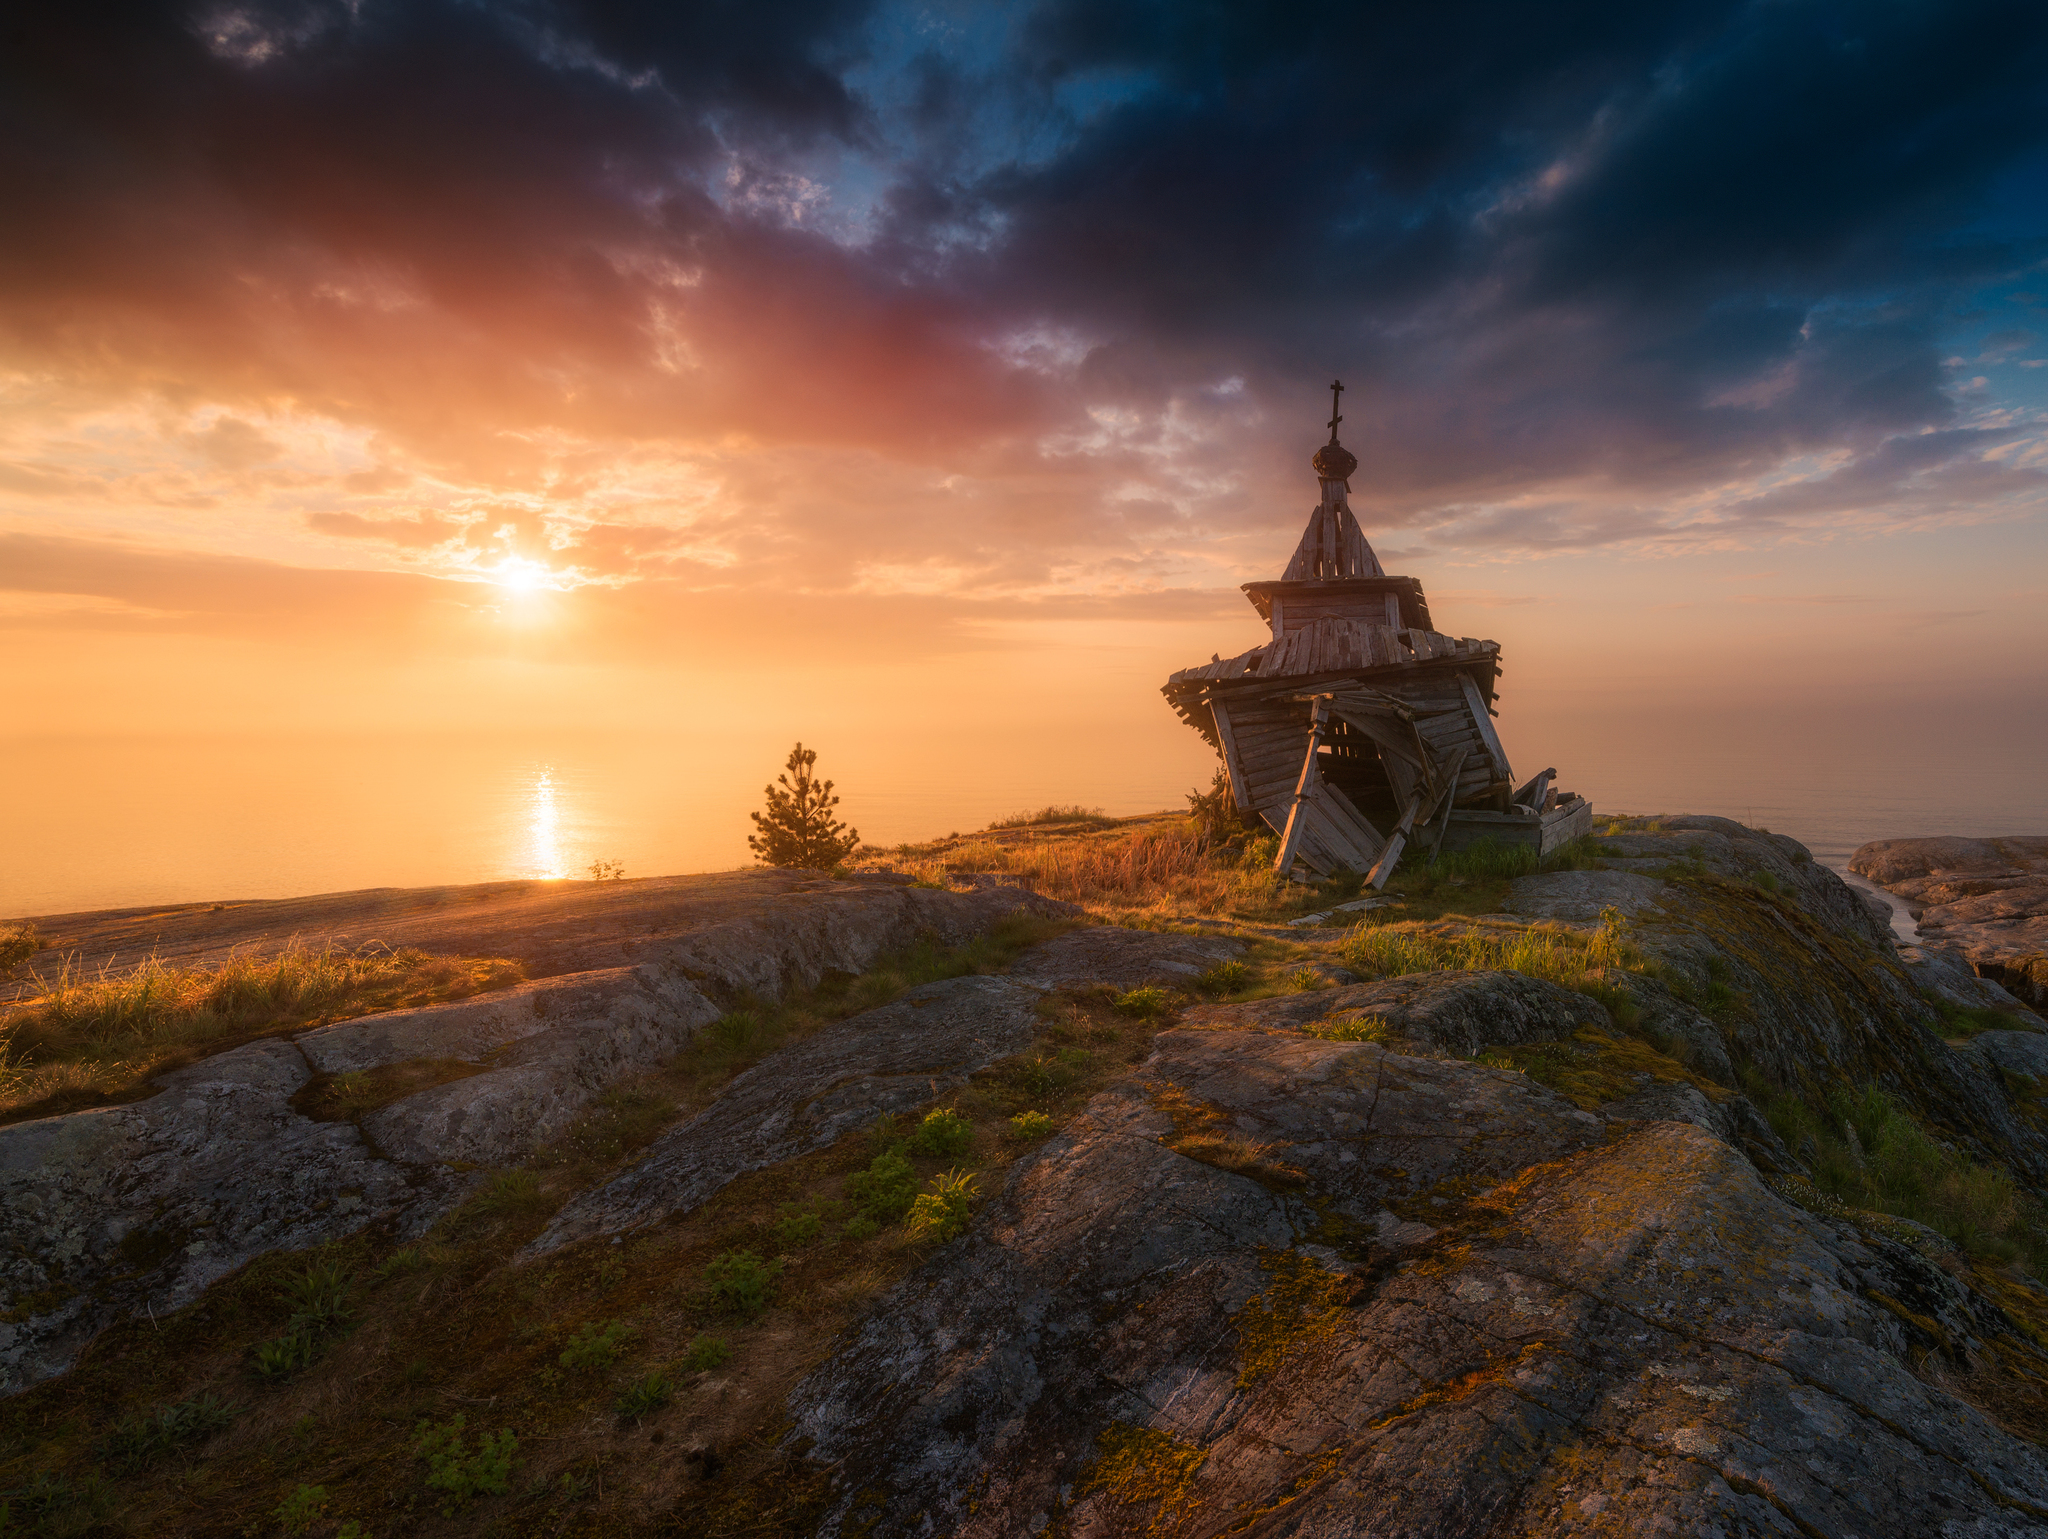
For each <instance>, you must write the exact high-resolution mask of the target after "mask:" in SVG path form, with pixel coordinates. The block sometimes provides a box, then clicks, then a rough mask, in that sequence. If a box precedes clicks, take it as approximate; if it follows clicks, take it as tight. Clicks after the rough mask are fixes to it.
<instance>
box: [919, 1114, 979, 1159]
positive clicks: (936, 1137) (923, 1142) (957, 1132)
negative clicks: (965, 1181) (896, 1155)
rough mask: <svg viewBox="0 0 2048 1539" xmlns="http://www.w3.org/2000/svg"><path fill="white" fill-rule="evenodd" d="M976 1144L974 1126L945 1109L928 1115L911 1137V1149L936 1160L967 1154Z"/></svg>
mask: <svg viewBox="0 0 2048 1539" xmlns="http://www.w3.org/2000/svg"><path fill="white" fill-rule="evenodd" d="M973 1143H974V1124H973V1123H971V1122H969V1121H968V1120H967V1119H966V1118H965V1117H963V1116H961V1115H960V1114H959V1113H958V1112H955V1111H947V1110H944V1109H943V1108H942V1109H940V1110H938V1111H935V1112H930V1113H927V1114H926V1116H925V1119H924V1121H922V1122H920V1123H919V1124H918V1125H917V1131H916V1132H915V1133H913V1134H911V1135H910V1147H911V1148H912V1149H913V1150H915V1151H916V1152H917V1153H919V1154H923V1155H927V1156H930V1157H931V1158H934V1159H950V1158H952V1157H953V1156H955V1155H960V1154H965V1153H966V1152H967V1151H968V1149H969V1148H970V1147H972V1146H973Z"/></svg>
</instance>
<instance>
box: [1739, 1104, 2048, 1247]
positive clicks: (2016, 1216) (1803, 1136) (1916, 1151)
mask: <svg viewBox="0 0 2048 1539" xmlns="http://www.w3.org/2000/svg"><path fill="white" fill-rule="evenodd" d="M1748 1088H1749V1090H1750V1095H1751V1098H1752V1099H1753V1100H1755V1101H1756V1102H1757V1103H1758V1104H1759V1105H1760V1106H1761V1107H1762V1108H1763V1111H1764V1115H1765V1116H1766V1117H1768V1118H1769V1119H1770V1123H1771V1126H1772V1128H1773V1129H1774V1130H1775V1131H1776V1133H1777V1134H1778V1137H1779V1138H1781V1139H1782V1140H1784V1143H1785V1147H1786V1148H1788V1149H1791V1150H1792V1151H1793V1152H1794V1153H1795V1154H1797V1153H1799V1152H1800V1151H1801V1149H1802V1148H1804V1149H1805V1150H1806V1154H1805V1155H1804V1156H1803V1157H1804V1158H1806V1159H1807V1160H1808V1162H1809V1163H1810V1164H1811V1166H1812V1170H1813V1180H1812V1183H1811V1185H1812V1189H1813V1191H1814V1192H1816V1193H1818V1194H1820V1197H1821V1198H1822V1200H1823V1203H1825V1202H1827V1201H1828V1200H1832V1202H1834V1203H1838V1204H1840V1206H1841V1207H1842V1208H1843V1209H1844V1210H1849V1211H1852V1212H1862V1213H1864V1214H1882V1215H1890V1216H1892V1217H1896V1218H1904V1219H1910V1220H1912V1221H1913V1222H1914V1223H1917V1224H1924V1225H1926V1226H1927V1227H1928V1228H1929V1229H1932V1230H1934V1231H1935V1232H1936V1233H1937V1234H1940V1235H1941V1236H1943V1237H1944V1238H1945V1239H1947V1240H1948V1241H1949V1242H1950V1243H1951V1244H1952V1245H1954V1246H1956V1247H1957V1248H1958V1249H1959V1250H1962V1251H1964V1252H1966V1253H1968V1254H1970V1255H1972V1256H1975V1257H1978V1258H1980V1259H1983V1260H1987V1261H1992V1262H1998V1263H2010V1262H2018V1263H2020V1264H2022V1265H2023V1266H2025V1267H2026V1268H2027V1269H2028V1270H2029V1271H2030V1272H2032V1273H2034V1274H2035V1275H2036V1276H2042V1275H2048V1212H2044V1211H2043V1209H2042V1207H2041V1205H2040V1204H2039V1203H2038V1202H2037V1201H2036V1200H2035V1199H2034V1198H2032V1197H2031V1196H2029V1195H2028V1194H2027V1193H2026V1192H2025V1191H2024V1189H2022V1188H2021V1187H2020V1186H2019V1185H2018V1184H2017V1183H2016V1182H2015V1181H2014V1180H2013V1179H2012V1177H2011V1176H2009V1175H2008V1174H2006V1172H2004V1171H2002V1170H1997V1169H1994V1168H1992V1167H1990V1166H1986V1165H1980V1164H1978V1163H1976V1162H1975V1161H1973V1160H1970V1159H1968V1158H1966V1157H1965V1156H1963V1155H1962V1154H1960V1153H1959V1152H1957V1151H1956V1150H1955V1149H1953V1148H1951V1147H1949V1146H1947V1145H1945V1144H1943V1143H1941V1142H1939V1141H1937V1140H1936V1139H1934V1138H1932V1137H1930V1136H1929V1135H1928V1133H1927V1131H1926V1129H1925V1128H1923V1127H1922V1126H1921V1125H1920V1124H1919V1122H1917V1121H1916V1120H1915V1119H1914V1118H1913V1117H1912V1116H1911V1115H1910V1114H1909V1113H1908V1112H1907V1110H1906V1109H1905V1107H1903V1106H1902V1105H1901V1104H1900V1103H1899V1102H1898V1100H1897V1099H1896V1098H1895V1097H1893V1096H1891V1095H1889V1094H1887V1093H1886V1092H1885V1091H1884V1090H1882V1089H1880V1088H1879V1087H1878V1086H1876V1085H1864V1086H1861V1087H1860V1088H1856V1089H1851V1088H1849V1087H1846V1086H1839V1085H1838V1086H1836V1087H1835V1088H1834V1089H1832V1090H1830V1091H1829V1092H1828V1093H1827V1094H1826V1095H1825V1096H1822V1097H1818V1098H1808V1097H1803V1096H1799V1095H1796V1094H1792V1093H1790V1092H1786V1091H1782V1090H1774V1089H1773V1088H1772V1087H1771V1086H1769V1085H1768V1084H1765V1083H1763V1082H1762V1081H1761V1080H1757V1079H1754V1078H1753V1079H1752V1082H1751V1083H1750V1085H1749V1087H1748ZM1852 1131H1853V1133H1854V1134H1855V1141H1854V1143H1853V1144H1852V1143H1851V1141H1850V1133H1851V1132H1852ZM1809 1141H1810V1142H1809ZM1787 1195H1791V1196H1794V1197H1795V1199H1797V1198H1799V1197H1801V1196H1804V1195H1805V1194H1802V1193H1799V1192H1796V1191H1794V1192H1790V1193H1788V1194H1787ZM1809 1205H1812V1203H1811V1201H1810V1200H1809Z"/></svg>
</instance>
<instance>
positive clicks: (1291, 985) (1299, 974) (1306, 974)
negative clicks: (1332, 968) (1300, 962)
mask: <svg viewBox="0 0 2048 1539" xmlns="http://www.w3.org/2000/svg"><path fill="white" fill-rule="evenodd" d="M1282 981H1283V982H1285V983H1286V985H1287V991H1288V992H1289V993H1290V994H1309V993H1313V992H1314V991H1315V990H1317V989H1319V988H1321V987H1322V986H1323V975H1322V974H1321V973H1319V972H1317V971H1316V970H1315V969H1314V968H1313V967H1297V968H1295V969H1294V971H1293V972H1291V973H1289V974H1288V975H1287V976H1286V978H1285V979H1284V980H1282Z"/></svg>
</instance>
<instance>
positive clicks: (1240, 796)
mask: <svg viewBox="0 0 2048 1539" xmlns="http://www.w3.org/2000/svg"><path fill="white" fill-rule="evenodd" d="M1209 715H1210V718H1211V719H1212V720H1213V721H1214V722H1215V723H1216V738H1217V741H1218V742H1220V743H1221V744H1222V745H1223V774H1224V778H1226V779H1227V780H1229V782H1230V799H1231V800H1232V801H1233V802H1235V803H1236V804H1237V810H1238V811H1239V812H1249V811H1251V810H1252V801H1251V793H1250V792H1249V791H1248V790H1247V789H1246V787H1245V779H1244V764H1243V762H1242V761H1241V760H1240V759H1239V758H1238V756H1237V739H1236V737H1235V736H1234V735H1233V734H1232V733H1231V730H1230V711H1229V709H1228V708H1227V707H1226V706H1225V705H1224V704H1223V702H1222V701H1221V700H1216V699H1211V700H1210V701H1209Z"/></svg>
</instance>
